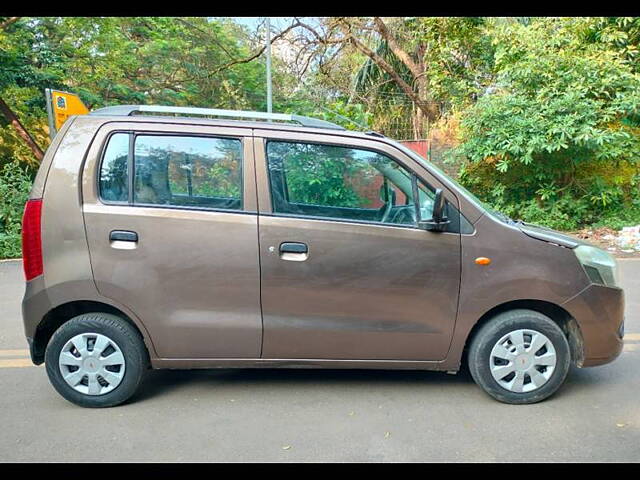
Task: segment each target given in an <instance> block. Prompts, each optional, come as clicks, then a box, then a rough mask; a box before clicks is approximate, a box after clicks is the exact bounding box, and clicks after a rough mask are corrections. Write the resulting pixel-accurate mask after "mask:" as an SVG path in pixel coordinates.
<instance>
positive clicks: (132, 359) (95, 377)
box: [45, 313, 148, 407]
mask: <svg viewBox="0 0 640 480" xmlns="http://www.w3.org/2000/svg"><path fill="white" fill-rule="evenodd" d="M45 364H46V370H47V375H48V376H49V380H50V381H51V383H52V385H53V386H54V388H55V389H56V390H57V391H58V393H60V395H62V396H63V397H64V398H65V399H67V400H69V401H70V402H72V403H75V404H76V405H80V406H82V407H112V406H115V405H118V404H120V403H123V402H125V401H126V400H128V399H129V398H130V397H131V396H132V395H133V394H134V393H135V392H136V390H137V388H138V385H139V384H140V381H141V380H142V376H143V374H144V372H145V370H146V369H147V365H148V362H147V351H146V348H145V346H144V342H143V341H142V338H140V335H139V333H138V332H137V331H136V330H135V328H133V327H132V326H131V325H130V324H129V323H127V322H126V321H125V320H123V319H122V318H120V317H118V316H116V315H111V314H108V313H86V314H83V315H79V316H77V317H74V318H72V319H71V320H69V321H68V322H66V323H65V324H63V325H62V326H61V327H60V328H59V329H58V330H57V331H56V332H55V333H54V334H53V336H52V337H51V339H50V340H49V344H48V345H47V349H46V352H45Z"/></svg>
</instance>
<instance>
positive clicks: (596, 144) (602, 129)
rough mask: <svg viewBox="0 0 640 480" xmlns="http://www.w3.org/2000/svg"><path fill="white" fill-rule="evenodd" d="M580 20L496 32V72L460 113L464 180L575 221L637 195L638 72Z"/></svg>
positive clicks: (530, 213) (506, 202) (561, 221)
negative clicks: (490, 89)
mask: <svg viewBox="0 0 640 480" xmlns="http://www.w3.org/2000/svg"><path fill="white" fill-rule="evenodd" d="M578 27H580V28H582V25H580V24H579V22H578V21H576V20H558V19H541V20H537V21H535V22H533V23H532V24H531V25H529V26H526V25H522V24H514V23H512V24H506V25H500V26H498V27H497V28H496V30H495V32H494V43H495V45H496V55H495V57H496V58H495V61H496V69H497V77H496V78H497V81H496V87H495V92H494V93H492V94H486V95H484V96H483V97H481V98H480V99H479V100H478V102H477V103H476V104H475V105H474V106H473V107H471V108H469V109H468V110H467V111H466V112H465V113H464V116H463V119H462V123H461V125H462V132H461V136H462V140H463V141H462V143H461V145H460V146H459V148H457V149H456V150H455V151H454V152H453V155H457V156H461V157H463V158H466V159H467V161H468V162H469V163H468V164H467V165H466V166H465V168H464V169H463V171H462V173H461V179H462V181H463V183H465V184H466V185H468V186H470V187H471V188H472V189H474V191H476V193H478V194H479V196H481V197H482V198H485V199H487V200H488V201H489V202H491V203H493V204H494V205H496V206H497V207H499V208H502V210H504V211H505V213H507V214H510V215H515V216H517V217H521V218H523V219H524V220H529V221H533V222H537V223H542V224H545V225H548V226H551V227H556V228H575V227H577V226H580V225H584V224H588V223H591V222H593V221H597V220H598V218H599V216H600V215H603V214H605V213H607V212H610V211H616V210H620V209H623V208H625V206H627V205H629V203H630V202H631V201H632V200H634V199H635V198H638V185H637V178H638V173H640V170H639V167H638V163H639V162H638V161H639V160H640V135H639V133H640V131H639V129H638V128H637V126H635V123H634V121H633V119H634V118H635V116H636V115H638V112H640V76H639V75H638V74H637V73H635V72H633V70H632V69H631V67H630V65H629V63H628V62H627V61H626V59H625V58H623V56H622V55H621V54H620V52H617V51H614V50H611V49H609V48H607V46H606V45H603V44H602V43H586V42H585V41H584V39H583V37H582V36H581V35H580V32H581V30H580V28H578Z"/></svg>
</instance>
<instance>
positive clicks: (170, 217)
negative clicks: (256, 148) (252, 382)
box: [83, 122, 262, 359]
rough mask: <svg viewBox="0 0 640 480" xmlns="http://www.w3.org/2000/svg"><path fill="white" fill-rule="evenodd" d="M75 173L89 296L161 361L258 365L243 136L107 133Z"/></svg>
mask: <svg viewBox="0 0 640 480" xmlns="http://www.w3.org/2000/svg"><path fill="white" fill-rule="evenodd" d="M86 165H87V166H86V168H85V170H84V173H83V212H84V218H85V223H86V232H87V239H88V244H89V249H90V255H91V264H92V268H93V274H94V279H95V283H96V286H97V288H98V290H99V292H100V294H102V295H103V296H105V297H108V298H110V299H112V300H114V301H115V302H118V303H119V304H123V305H125V306H126V307H127V308H128V309H129V310H131V311H132V312H134V313H135V314H136V316H138V317H139V318H140V320H141V321H142V322H143V324H144V325H145V327H146V328H147V330H148V331H149V334H150V336H151V339H152V341H153V344H154V347H155V350H156V351H157V353H158V355H159V356H160V357H161V358H167V359H172V358H176V359H198V358H205V359H206V358H258V357H259V356H260V348H261V340H262V319H261V312H260V290H259V284H260V278H259V259H258V238H257V235H258V231H257V207H256V189H255V174H254V159H253V147H252V137H251V129H248V128H225V127H212V126H194V125H184V124H182V125H181V124H169V123H167V124H159V123H139V122H129V123H127V122H118V123H108V124H106V125H105V126H104V127H102V129H101V130H100V131H99V133H98V134H97V136H96V139H95V141H94V143H93V146H92V149H91V151H90V152H89V156H88V161H87V162H86Z"/></svg>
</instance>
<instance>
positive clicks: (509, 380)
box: [489, 329, 557, 393]
mask: <svg viewBox="0 0 640 480" xmlns="http://www.w3.org/2000/svg"><path fill="white" fill-rule="evenodd" d="M556 362H557V359H556V350H555V348H554V347H553V344H552V343H551V340H549V339H548V338H547V337H546V336H545V335H543V334H542V333H540V332H537V331H536V330H530V329H521V330H514V331H513V332H509V333H507V334H506V335H504V336H503V337H502V338H501V339H500V340H498V342H496V344H495V345H494V347H493V349H492V350H491V355H490V356H489V368H490V370H491V375H493V378H494V379H495V381H496V382H498V385H500V386H501V387H502V388H504V389H506V390H509V391H510V392H516V393H526V392H532V391H534V390H537V389H539V388H540V387H542V386H543V385H544V384H545V383H547V382H548V381H549V379H550V378H551V375H553V372H554V370H555V368H556Z"/></svg>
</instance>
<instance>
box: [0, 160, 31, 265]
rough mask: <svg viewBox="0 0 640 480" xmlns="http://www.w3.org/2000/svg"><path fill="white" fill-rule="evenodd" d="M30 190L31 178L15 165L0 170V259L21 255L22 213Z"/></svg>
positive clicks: (8, 165)
mask: <svg viewBox="0 0 640 480" xmlns="http://www.w3.org/2000/svg"><path fill="white" fill-rule="evenodd" d="M30 190H31V178H30V177H29V175H28V173H27V172H26V171H25V169H24V168H22V167H20V166H19V165H18V164H17V163H15V162H14V163H8V164H6V165H4V167H2V169H0V258H17V257H20V256H21V254H22V246H21V238H20V229H21V226H22V212H23V209H24V204H25V202H26V201H27V198H28V197H29V191H30Z"/></svg>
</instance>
